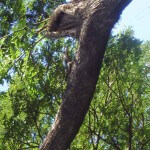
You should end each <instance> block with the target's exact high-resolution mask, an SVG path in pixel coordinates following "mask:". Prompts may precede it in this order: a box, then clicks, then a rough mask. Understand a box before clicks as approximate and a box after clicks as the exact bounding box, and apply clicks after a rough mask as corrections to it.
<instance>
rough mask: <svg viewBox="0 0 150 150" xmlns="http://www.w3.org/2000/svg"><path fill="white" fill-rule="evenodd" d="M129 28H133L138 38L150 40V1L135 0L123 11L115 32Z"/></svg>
mask: <svg viewBox="0 0 150 150" xmlns="http://www.w3.org/2000/svg"><path fill="white" fill-rule="evenodd" d="M128 26H132V28H133V30H134V31H135V36H136V37H137V38H139V39H141V40H145V41H146V40H150V0H133V1H132V2H131V3H130V4H129V5H128V7H127V8H126V9H125V10H124V11H123V14H122V16H121V19H120V21H119V24H117V25H116V29H115V30H114V31H115V32H118V30H121V29H124V28H125V27H128Z"/></svg>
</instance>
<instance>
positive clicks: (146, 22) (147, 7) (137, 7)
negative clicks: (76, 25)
mask: <svg viewBox="0 0 150 150" xmlns="http://www.w3.org/2000/svg"><path fill="white" fill-rule="evenodd" d="M68 1H69V0H68ZM128 26H132V28H133V30H134V31H135V36H136V37H137V38H139V39H141V40H145V41H146V40H150V0H133V2H132V3H131V4H129V6H128V7H127V8H126V9H125V10H124V12H123V14H122V16H121V19H120V21H119V24H117V25H116V27H115V29H114V33H117V32H118V31H120V30H121V29H124V28H125V27H128ZM7 89H8V86H7V84H6V83H5V84H4V85H3V86H1V85H0V92H1V91H5V90H7Z"/></svg>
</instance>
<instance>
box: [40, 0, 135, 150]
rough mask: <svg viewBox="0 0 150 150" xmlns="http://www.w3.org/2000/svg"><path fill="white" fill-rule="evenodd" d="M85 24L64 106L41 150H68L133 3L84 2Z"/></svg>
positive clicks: (117, 0) (126, 0)
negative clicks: (116, 26)
mask: <svg viewBox="0 0 150 150" xmlns="http://www.w3.org/2000/svg"><path fill="white" fill-rule="evenodd" d="M83 1H84V2H85V3H87V7H86V8H85V9H84V11H82V14H80V16H82V18H85V19H84V20H83V24H82V26H81V32H80V36H79V47H78V50H77V52H76V61H75V62H74V64H73V68H72V72H71V75H70V79H69V81H68V85H67V89H66V92H65V94H64V97H63V101H62V104H61V106H60V109H59V110H58V113H57V115H56V118H55V122H54V124H53V127H52V128H51V130H50V131H49V133H48V135H47V137H46V139H45V140H44V142H43V144H42V145H41V148H40V150H66V149H67V148H68V147H69V146H70V144H71V142H72V141H73V139H74V138H75V136H76V134H77V133H78V131H79V128H80V126H81V125H82V123H83V120H84V118H85V115H86V113H87V111H88V109H89V105H90V103H91V100H92V98H93V94H94V91H95V87H96V83H97V80H98V77H99V73H100V68H101V64H102V61H103V57H104V53H105V50H106V46H107V43H108V40H109V36H110V33H111V30H112V28H113V26H114V24H115V23H116V22H117V21H118V20H119V17H120V15H121V13H122V11H123V9H124V8H125V7H126V6H127V5H128V4H129V3H130V2H131V1H132V0H83Z"/></svg>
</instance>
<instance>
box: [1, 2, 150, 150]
mask: <svg viewBox="0 0 150 150" xmlns="http://www.w3.org/2000/svg"><path fill="white" fill-rule="evenodd" d="M57 2H58V3H57ZM57 2H55V1H52V0H51V1H47V0H39V1H35V0H28V1H27V0H26V1H23V0H17V1H10V0H5V1H1V2H0V84H2V85H3V84H4V82H7V84H8V87H9V88H8V90H7V91H3V92H1V93H0V113H1V115H0V122H1V123H0V149H8V150H9V149H14V150H15V149H38V147H39V146H40V144H41V143H42V141H43V140H44V138H45V136H46V134H47V131H48V129H49V126H50V125H52V124H53V122H54V116H55V114H56V112H57V110H58V108H59V105H60V103H61V99H62V96H63V93H64V89H65V87H66V80H65V71H64V67H63V60H62V57H63V52H64V50H65V49H66V48H68V47H69V50H70V55H72V57H73V55H74V50H75V47H76V41H74V40H73V39H69V38H67V39H61V40H46V39H44V40H42V41H41V42H39V43H36V41H38V39H39V38H41V36H40V35H37V34H36V31H35V30H36V29H37V28H40V27H41V26H42V25H43V23H42V22H41V21H42V20H44V19H45V18H47V17H48V16H49V14H50V13H51V11H52V10H53V9H54V8H55V7H56V6H57V5H58V4H60V3H62V2H63V1H57ZM149 48H150V42H147V43H145V44H142V42H140V41H139V40H138V39H136V38H135V37H134V35H133V31H132V30H131V29H127V30H125V31H123V32H121V33H119V34H118V35H116V36H112V37H111V39H110V41H109V43H108V48H107V53H106V55H105V59H104V63H103V68H102V71H101V75H100V77H99V82H98V84H97V88H96V91H95V96H94V99H93V102H92V105H91V107H90V110H89V112H88V114H87V116H86V119H85V121H84V124H83V125H82V128H81V130H80V132H79V134H78V136H77V137H76V139H75V141H74V142H73V144H72V145H71V147H70V149H126V148H128V147H132V149H141V150H142V149H149V148H150V138H149V137H150V126H149V124H150V118H149V117H150V108H149V106H150V100H149V97H150V84H149V83H150V82H149V80H150V78H149V77H150V66H149V63H150V62H149V59H150V54H149ZM64 132H67V131H64Z"/></svg>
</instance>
